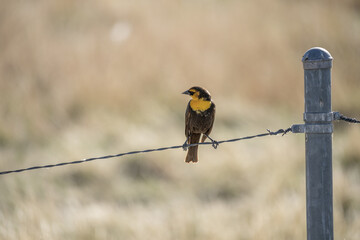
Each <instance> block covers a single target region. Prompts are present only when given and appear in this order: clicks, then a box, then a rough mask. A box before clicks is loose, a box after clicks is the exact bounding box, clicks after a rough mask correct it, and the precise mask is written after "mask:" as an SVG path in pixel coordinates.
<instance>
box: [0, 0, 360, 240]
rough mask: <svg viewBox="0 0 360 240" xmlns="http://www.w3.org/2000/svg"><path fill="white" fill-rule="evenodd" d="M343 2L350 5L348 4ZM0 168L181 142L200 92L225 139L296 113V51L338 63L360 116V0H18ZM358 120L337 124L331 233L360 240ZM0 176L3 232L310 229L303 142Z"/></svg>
mask: <svg viewBox="0 0 360 240" xmlns="http://www.w3.org/2000/svg"><path fill="white" fill-rule="evenodd" d="M340 2H341V3H340ZM0 36H1V37H0V96H1V101H0V113H1V118H0V166H1V167H0V168H1V169H0V171H4V170H11V169H17V168H24V167H30V166H34V165H44V164H51V163H58V162H64V161H73V160H79V159H82V158H88V157H94V156H102V155H108V154H116V153H120V152H127V151H131V150H142V149H147V148H153V147H161V146H171V145H179V144H182V143H183V141H184V140H185V136H184V112H185V108H186V104H187V102H188V100H189V99H188V98H187V97H186V96H184V95H181V94H180V93H181V92H183V91H185V90H186V89H188V88H189V87H191V86H194V85H200V86H203V87H205V88H207V89H208V90H209V91H210V92H211V94H212V96H213V99H214V101H215V102H216V104H217V116H216V121H215V126H214V129H213V133H212V137H213V138H215V139H218V140H222V139H227V138H235V137H241V136H246V135H252V134H258V133H263V132H265V131H266V129H267V128H269V129H271V130H277V129H279V128H287V127H289V126H291V125H292V124H295V123H301V122H302V113H303V111H304V110H303V109H304V106H303V104H304V103H303V69H302V63H301V57H302V55H303V54H304V53H305V51H306V50H308V49H309V48H311V47H314V46H321V47H324V48H326V49H327V50H329V52H330V53H331V54H332V56H333V57H334V64H333V66H334V67H333V71H332V76H333V78H332V81H333V84H332V85H333V91H332V92H333V109H334V110H336V111H340V112H342V113H343V114H345V115H348V116H351V117H357V118H360V104H359V102H360V87H359V86H360V85H359V82H360V68H359V63H360V1H358V0H346V1H325V0H319V1H296V0H293V1H284V0H274V1H266V0H260V1H232V0H223V1H219V0H209V1H201V0H195V1H164V0H163V1H145V0H136V1H126V0H125V1H114V0H107V1H95V0H90V1H70V0H62V1H60V0H57V1H45V0H42V1H11V0H4V1H2V2H1V8H0ZM359 139H360V128H359V126H354V125H350V124H345V123H335V132H334V137H333V142H334V145H333V151H334V153H333V166H334V169H333V177H334V184H333V185H334V225H335V229H334V232H335V239H346V240H358V239H359V238H360V148H359ZM185 154H186V153H185V152H183V151H182V150H181V149H177V150H170V151H165V152H158V153H149V154H139V155H132V156H128V157H123V158H118V159H109V160H102V161H97V162H91V163H86V164H80V165H72V166H66V167H58V168H52V169H45V170H37V171H31V172H24V173H20V174H12V175H5V176H1V181H0V239H7V240H15V239H16V240H17V239H24V240H38V239H54V240H57V239H59V240H60V239H76V240H85V239H86V240H90V239H158V240H162V239H174V240H185V239H186V240H205V239H206V240H215V239H216V240H222V239H224V240H225V239H226V240H231V239H234V240H235V239H237V240H239V239H240V240H247V239H257V240H265V239H266V240H268V239H276V240H287V239H291V240H297V239H299V240H300V239H305V238H306V216H305V214H306V213H305V160H304V155H305V154H304V136H303V135H301V134H298V135H295V134H288V135H286V136H284V137H280V136H271V137H266V138H261V139H257V140H249V141H243V142H237V143H229V144H223V145H220V146H219V148H218V149H217V150H214V149H212V148H211V147H209V146H202V147H200V149H199V158H200V162H199V163H198V164H195V165H194V164H185V163H184V158H185Z"/></svg>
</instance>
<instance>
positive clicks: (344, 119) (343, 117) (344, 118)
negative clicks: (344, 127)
mask: <svg viewBox="0 0 360 240" xmlns="http://www.w3.org/2000/svg"><path fill="white" fill-rule="evenodd" d="M337 120H342V121H345V122H349V123H360V121H359V120H357V119H355V118H349V117H346V116H344V115H342V114H341V113H338V116H337Z"/></svg>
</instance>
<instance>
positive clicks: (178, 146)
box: [0, 128, 291, 175]
mask: <svg viewBox="0 0 360 240" xmlns="http://www.w3.org/2000/svg"><path fill="white" fill-rule="evenodd" d="M288 132H291V128H287V129H285V130H284V129H279V130H277V131H276V132H272V131H270V130H269V129H267V133H262V134H258V135H253V136H247V137H241V138H234V139H228V140H222V141H218V142H217V143H218V144H219V145H220V144H222V143H227V142H237V141H241V140H248V139H252V138H257V137H265V136H273V135H278V134H281V133H282V136H284V135H285V134H286V133H288ZM212 144H213V143H212V142H204V143H194V144H188V145H187V147H192V146H196V145H212ZM177 148H183V145H177V146H170V147H161V148H153V149H147V150H139V151H132V152H126V153H119V154H115V155H107V156H102V157H93V158H86V159H82V160H77V161H72V162H62V163H57V164H48V165H42V166H34V167H29V168H22V169H17V170H10V171H2V172H0V175H5V174H10V173H20V172H25V171H30V170H36V169H42V168H53V167H59V166H65V165H71V164H79V163H85V162H91V161H95V160H101V159H108V158H115V157H121V156H125V155H132V154H139V153H149V152H159V151H165V150H169V149H177Z"/></svg>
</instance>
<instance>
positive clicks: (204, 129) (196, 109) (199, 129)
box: [184, 87, 215, 162]
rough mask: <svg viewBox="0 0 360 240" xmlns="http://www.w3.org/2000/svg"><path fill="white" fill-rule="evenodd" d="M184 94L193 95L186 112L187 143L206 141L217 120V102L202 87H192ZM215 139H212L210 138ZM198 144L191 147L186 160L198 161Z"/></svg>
mask: <svg viewBox="0 0 360 240" xmlns="http://www.w3.org/2000/svg"><path fill="white" fill-rule="evenodd" d="M184 94H188V95H190V96H191V97H192V99H191V100H190V101H189V103H188V105H187V108H186V112H185V136H186V138H187V144H194V143H199V141H200V137H201V134H203V137H202V139H201V142H204V141H205V140H206V138H207V136H209V134H210V133H211V130H212V127H213V125H214V120H215V104H214V102H213V101H212V100H211V96H210V93H209V92H208V91H207V90H205V89H203V88H201V87H192V88H190V89H189V90H188V91H185V92H184ZM210 140H211V141H213V140H212V139H210ZM197 152H198V146H191V147H189V150H188V153H187V156H186V159H185V162H197V161H198V154H197Z"/></svg>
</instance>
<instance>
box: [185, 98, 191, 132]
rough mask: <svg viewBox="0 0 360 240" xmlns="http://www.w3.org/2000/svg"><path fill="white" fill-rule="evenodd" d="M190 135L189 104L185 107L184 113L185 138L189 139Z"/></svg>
mask: <svg viewBox="0 0 360 240" xmlns="http://www.w3.org/2000/svg"><path fill="white" fill-rule="evenodd" d="M189 135H190V102H189V103H188V105H187V108H186V112H185V136H186V137H189Z"/></svg>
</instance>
